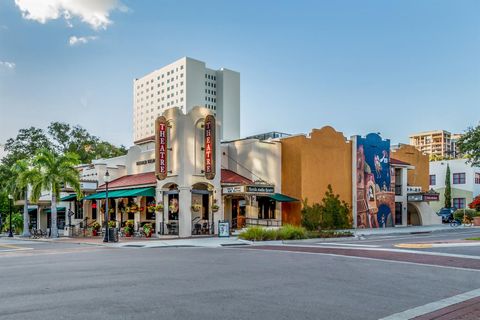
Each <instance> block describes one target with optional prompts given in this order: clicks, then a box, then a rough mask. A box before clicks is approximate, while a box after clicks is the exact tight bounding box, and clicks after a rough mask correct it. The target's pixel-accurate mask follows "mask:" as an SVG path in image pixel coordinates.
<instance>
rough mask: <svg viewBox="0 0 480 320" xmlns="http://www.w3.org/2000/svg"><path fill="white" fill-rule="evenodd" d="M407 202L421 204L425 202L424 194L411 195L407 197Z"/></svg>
mask: <svg viewBox="0 0 480 320" xmlns="http://www.w3.org/2000/svg"><path fill="white" fill-rule="evenodd" d="M407 201H410V202H421V201H423V194H409V195H408V196H407Z"/></svg>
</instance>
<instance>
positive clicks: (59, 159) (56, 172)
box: [31, 149, 81, 238]
mask: <svg viewBox="0 0 480 320" xmlns="http://www.w3.org/2000/svg"><path fill="white" fill-rule="evenodd" d="M78 163H79V160H78V156H77V155H75V154H73V153H66V154H65V155H57V154H56V153H54V152H52V151H50V150H47V149H42V150H40V151H39V152H37V154H36V155H35V158H34V159H33V166H34V168H33V169H32V171H33V173H31V176H32V177H33V179H32V180H33V181H32V182H31V185H32V196H31V198H32V201H33V202H37V201H38V199H39V198H40V195H41V193H42V191H48V192H49V193H50V201H51V227H50V228H51V229H50V230H51V235H52V237H55V238H56V237H58V227H57V199H58V198H59V197H60V191H61V190H62V187H63V186H65V185H68V186H70V187H71V188H72V189H73V190H74V191H75V192H76V193H77V195H78V196H80V194H81V190H80V181H79V175H78V171H77V170H76V169H75V166H76V165H77V164H78Z"/></svg>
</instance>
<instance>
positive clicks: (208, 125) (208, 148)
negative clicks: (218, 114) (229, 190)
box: [205, 115, 215, 180]
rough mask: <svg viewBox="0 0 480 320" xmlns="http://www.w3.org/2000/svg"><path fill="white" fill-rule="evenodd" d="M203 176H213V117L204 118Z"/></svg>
mask: <svg viewBox="0 0 480 320" xmlns="http://www.w3.org/2000/svg"><path fill="white" fill-rule="evenodd" d="M205 178H207V179H208V180H213V179H214V178H215V117H213V116H212V115H208V116H207V117H206V118H205Z"/></svg>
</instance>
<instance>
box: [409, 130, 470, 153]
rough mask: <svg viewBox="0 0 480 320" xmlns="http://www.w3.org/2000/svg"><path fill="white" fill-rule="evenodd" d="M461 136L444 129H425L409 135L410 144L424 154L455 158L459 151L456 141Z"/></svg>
mask: <svg viewBox="0 0 480 320" xmlns="http://www.w3.org/2000/svg"><path fill="white" fill-rule="evenodd" d="M461 136H462V135H461V134H451V133H450V132H448V131H446V130H435V131H426V132H420V133H415V134H412V135H410V144H411V145H413V146H415V147H416V148H417V149H418V150H420V151H422V152H423V153H425V154H429V155H432V156H438V157H442V158H457V157H458V156H459V153H458V147H457V144H456V142H457V141H458V139H459V138H460V137H461Z"/></svg>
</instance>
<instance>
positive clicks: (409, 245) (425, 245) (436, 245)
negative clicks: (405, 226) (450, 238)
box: [395, 242, 480, 249]
mask: <svg viewBox="0 0 480 320" xmlns="http://www.w3.org/2000/svg"><path fill="white" fill-rule="evenodd" d="M395 247H397V248H412V249H413V248H420V249H423V248H456V247H480V242H451V243H399V244H396V245H395Z"/></svg>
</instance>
